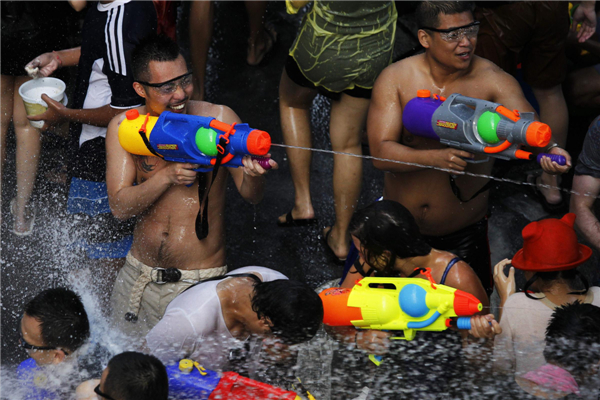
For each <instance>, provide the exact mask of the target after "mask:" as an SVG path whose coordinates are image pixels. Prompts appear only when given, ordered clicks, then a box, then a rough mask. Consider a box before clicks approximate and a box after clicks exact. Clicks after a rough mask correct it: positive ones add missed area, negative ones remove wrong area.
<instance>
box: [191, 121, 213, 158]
mask: <svg viewBox="0 0 600 400" xmlns="http://www.w3.org/2000/svg"><path fill="white" fill-rule="evenodd" d="M196 146H198V150H200V151H201V152H202V154H205V155H207V156H209V157H216V156H217V154H218V150H217V132H216V131H215V130H214V129H211V128H204V127H202V128H200V129H198V130H197V131H196Z"/></svg>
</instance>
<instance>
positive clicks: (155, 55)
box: [131, 33, 181, 82]
mask: <svg viewBox="0 0 600 400" xmlns="http://www.w3.org/2000/svg"><path fill="white" fill-rule="evenodd" d="M180 54H181V51H180V49H179V45H178V44H177V43H176V42H175V41H173V39H171V38H170V37H168V36H166V35H164V34H160V35H159V34H156V33H152V34H150V35H148V36H146V37H145V38H144V39H142V40H141V41H140V43H139V44H138V45H137V46H136V47H135V49H134V50H133V53H132V55H131V67H132V70H133V78H134V79H135V80H136V81H146V82H147V81H148V80H149V79H150V77H149V74H148V66H149V65H150V62H151V61H175V60H177V58H178V57H179V55H180Z"/></svg>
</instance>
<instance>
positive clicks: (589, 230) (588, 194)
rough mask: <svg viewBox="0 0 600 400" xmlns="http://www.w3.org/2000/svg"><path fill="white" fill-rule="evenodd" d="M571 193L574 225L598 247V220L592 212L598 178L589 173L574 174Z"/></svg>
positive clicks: (599, 224)
mask: <svg viewBox="0 0 600 400" xmlns="http://www.w3.org/2000/svg"><path fill="white" fill-rule="evenodd" d="M573 191H574V192H577V193H580V194H578V195H575V194H573V195H571V212H574V213H575V215H577V218H576V219H575V225H576V226H577V228H578V229H579V230H580V231H581V233H583V236H584V237H585V238H586V240H587V241H589V242H590V244H591V245H592V246H593V247H595V248H596V249H600V222H599V221H598V217H597V216H596V214H595V213H594V203H595V202H596V201H597V197H598V195H600V179H599V178H594V177H593V176H589V175H575V177H574V178H573Z"/></svg>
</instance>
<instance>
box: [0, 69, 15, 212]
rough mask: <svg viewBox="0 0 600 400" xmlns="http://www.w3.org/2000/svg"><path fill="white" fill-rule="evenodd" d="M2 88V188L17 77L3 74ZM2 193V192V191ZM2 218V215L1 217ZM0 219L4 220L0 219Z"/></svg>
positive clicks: (0, 175)
mask: <svg viewBox="0 0 600 400" xmlns="http://www.w3.org/2000/svg"><path fill="white" fill-rule="evenodd" d="M0 85H1V87H0V90H1V92H2V98H1V101H0V103H1V106H2V118H1V119H0V163H1V164H0V189H1V188H2V176H3V175H4V173H3V171H4V161H5V160H6V147H5V146H6V134H7V133H8V126H9V125H10V120H11V119H12V116H13V102H14V87H15V78H14V77H13V76H9V75H2V81H1V83H0ZM0 193H1V192H0ZM0 218H1V217H0ZM0 221H2V220H1V219H0Z"/></svg>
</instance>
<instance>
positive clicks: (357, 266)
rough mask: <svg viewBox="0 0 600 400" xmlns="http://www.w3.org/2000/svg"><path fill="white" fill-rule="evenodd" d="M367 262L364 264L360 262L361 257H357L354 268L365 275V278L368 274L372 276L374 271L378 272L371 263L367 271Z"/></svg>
mask: <svg viewBox="0 0 600 400" xmlns="http://www.w3.org/2000/svg"><path fill="white" fill-rule="evenodd" d="M365 264H366V263H363V264H361V263H360V258H359V257H357V258H356V260H354V268H356V272H358V273H359V274H361V275H362V276H363V278H366V277H367V276H371V274H372V273H373V272H374V271H375V272H377V271H376V270H375V269H374V268H372V267H371V266H370V265H369V269H368V270H367V271H365V269H364V265H365ZM367 265H368V264H367Z"/></svg>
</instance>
